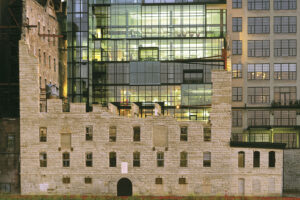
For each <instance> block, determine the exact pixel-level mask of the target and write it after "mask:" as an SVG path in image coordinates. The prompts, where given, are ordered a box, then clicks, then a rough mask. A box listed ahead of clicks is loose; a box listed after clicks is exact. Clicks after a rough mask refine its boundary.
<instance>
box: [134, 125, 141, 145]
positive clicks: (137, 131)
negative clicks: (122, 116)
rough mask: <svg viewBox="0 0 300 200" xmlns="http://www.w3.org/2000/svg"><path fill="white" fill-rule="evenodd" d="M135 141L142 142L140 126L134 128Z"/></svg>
mask: <svg viewBox="0 0 300 200" xmlns="http://www.w3.org/2000/svg"><path fill="white" fill-rule="evenodd" d="M133 141H135V142H139V141H141V128H140V127H139V126H136V127H133Z"/></svg>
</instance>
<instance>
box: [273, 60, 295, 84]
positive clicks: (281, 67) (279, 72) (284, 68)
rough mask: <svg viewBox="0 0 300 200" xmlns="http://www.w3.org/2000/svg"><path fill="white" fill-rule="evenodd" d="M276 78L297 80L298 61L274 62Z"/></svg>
mask: <svg viewBox="0 0 300 200" xmlns="http://www.w3.org/2000/svg"><path fill="white" fill-rule="evenodd" d="M274 79H275V80H296V79H297V64H296V63H284V64H280V63H276V64H274Z"/></svg>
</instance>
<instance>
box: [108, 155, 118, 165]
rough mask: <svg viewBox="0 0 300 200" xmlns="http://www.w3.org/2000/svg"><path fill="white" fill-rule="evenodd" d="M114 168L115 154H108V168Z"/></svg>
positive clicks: (115, 162) (115, 163)
mask: <svg viewBox="0 0 300 200" xmlns="http://www.w3.org/2000/svg"><path fill="white" fill-rule="evenodd" d="M116 166H117V153H116V152H109V167H116Z"/></svg>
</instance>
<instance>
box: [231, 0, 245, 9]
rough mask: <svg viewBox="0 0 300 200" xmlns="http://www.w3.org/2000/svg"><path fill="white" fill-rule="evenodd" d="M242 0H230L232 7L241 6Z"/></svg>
mask: <svg viewBox="0 0 300 200" xmlns="http://www.w3.org/2000/svg"><path fill="white" fill-rule="evenodd" d="M242 2H243V1H242V0H232V8H242Z"/></svg>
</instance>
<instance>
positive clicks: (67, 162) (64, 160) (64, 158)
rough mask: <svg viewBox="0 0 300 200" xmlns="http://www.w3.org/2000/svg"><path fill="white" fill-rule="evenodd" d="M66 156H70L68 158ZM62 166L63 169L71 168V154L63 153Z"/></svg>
mask: <svg viewBox="0 0 300 200" xmlns="http://www.w3.org/2000/svg"><path fill="white" fill-rule="evenodd" d="M65 155H68V157H67V158H66V157H65ZM62 161H63V162H62V166H63V167H70V153H69V152H63V153H62Z"/></svg>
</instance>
